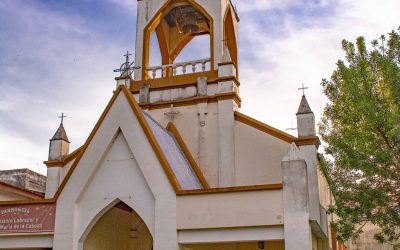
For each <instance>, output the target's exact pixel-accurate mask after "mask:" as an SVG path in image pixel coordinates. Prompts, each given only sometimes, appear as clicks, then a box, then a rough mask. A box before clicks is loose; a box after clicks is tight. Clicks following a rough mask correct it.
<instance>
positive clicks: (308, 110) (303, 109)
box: [297, 95, 312, 115]
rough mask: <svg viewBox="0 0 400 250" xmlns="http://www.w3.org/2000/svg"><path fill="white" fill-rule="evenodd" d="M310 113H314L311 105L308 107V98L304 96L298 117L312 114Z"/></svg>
mask: <svg viewBox="0 0 400 250" xmlns="http://www.w3.org/2000/svg"><path fill="white" fill-rule="evenodd" d="M310 113H312V111H311V108H310V105H308V102H307V99H306V96H305V95H303V96H302V97H301V101H300V106H299V109H298V110H297V115H301V114H310Z"/></svg>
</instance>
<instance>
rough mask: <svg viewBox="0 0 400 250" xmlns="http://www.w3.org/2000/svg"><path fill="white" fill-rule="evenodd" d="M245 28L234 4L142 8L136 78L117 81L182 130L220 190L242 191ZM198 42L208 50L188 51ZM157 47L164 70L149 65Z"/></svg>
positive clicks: (172, 1) (163, 1)
mask: <svg viewBox="0 0 400 250" xmlns="http://www.w3.org/2000/svg"><path fill="white" fill-rule="evenodd" d="M238 22H239V18H238V15H237V13H236V10H235V9H234V7H233V6H232V4H231V1H230V0H138V14H137V27H136V51H135V69H134V78H133V79H131V78H130V77H129V79H128V78H127V77H124V76H123V75H121V77H119V78H117V80H119V81H120V82H122V80H123V79H125V80H127V81H128V82H129V83H130V84H129V85H128V84H126V85H128V86H127V87H129V88H130V89H131V91H132V93H133V94H134V96H135V98H136V100H137V101H138V103H139V105H140V106H141V107H142V108H143V109H144V110H146V111H147V112H148V113H150V115H151V116H152V117H153V118H154V119H156V120H157V121H158V122H159V123H160V124H162V125H163V126H165V127H166V126H167V124H168V123H169V122H173V123H174V124H175V126H176V127H177V128H178V130H179V132H180V133H181V135H182V137H183V139H184V141H185V142H187V144H188V145H187V146H188V148H189V150H190V153H191V154H192V155H193V157H194V159H195V161H196V162H197V164H198V165H199V167H200V168H201V169H202V171H203V174H204V175H205V176H206V178H207V180H209V183H210V185H211V186H213V187H226V186H234V185H235V146H234V144H235V142H234V122H235V117H234V112H235V111H236V110H237V109H238V108H239V107H240V102H241V100H240V97H239V81H238V70H237V65H238V42H237V41H238ZM195 39H200V40H201V41H202V42H203V45H201V46H200V45H197V44H196V47H190V46H188V45H190V44H191V42H193V41H194V40H195ZM207 39H208V40H207ZM154 40H156V41H157V43H156V42H153V41H154ZM197 41H199V40H197ZM205 41H206V42H205ZM193 44H194V43H193ZM193 44H192V46H193ZM155 46H156V47H157V48H156V49H159V51H156V52H159V53H157V55H156V57H157V58H158V59H160V60H159V61H160V64H159V65H150V61H151V60H152V59H153V58H154V55H153V54H152V53H153V50H154V48H155ZM190 48H192V49H193V50H194V49H195V50H196V52H194V51H191V50H190ZM185 49H186V50H185ZM182 51H185V52H187V53H188V54H190V57H191V59H190V60H189V61H185V60H183V61H182V59H179V56H180V55H181V54H182V53H181V52H182ZM199 51H201V52H202V53H201V55H200V53H199ZM183 54H184V53H183ZM192 57H194V59H192ZM196 57H198V58H196ZM177 58H178V59H179V60H177Z"/></svg>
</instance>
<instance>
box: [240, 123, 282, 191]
mask: <svg viewBox="0 0 400 250" xmlns="http://www.w3.org/2000/svg"><path fill="white" fill-rule="evenodd" d="M288 148H289V143H287V142H285V141H283V140H281V139H278V138H276V137H274V136H271V135H269V134H267V133H265V132H262V131H260V130H257V129H255V128H253V127H251V126H249V125H246V124H244V123H242V122H239V121H235V164H236V166H235V168H236V185H238V186H244V185H257V184H266V183H281V182H282V168H281V160H282V158H283V156H284V155H285V154H286V152H287V149H288Z"/></svg>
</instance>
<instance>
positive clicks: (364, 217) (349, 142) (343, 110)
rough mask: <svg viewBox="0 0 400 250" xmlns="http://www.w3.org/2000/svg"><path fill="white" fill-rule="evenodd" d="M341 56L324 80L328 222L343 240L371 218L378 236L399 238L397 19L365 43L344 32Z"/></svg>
mask: <svg viewBox="0 0 400 250" xmlns="http://www.w3.org/2000/svg"><path fill="white" fill-rule="evenodd" d="M342 47H343V50H344V52H345V54H346V60H345V61H341V60H339V61H338V62H337V68H336V70H335V71H334V72H333V74H332V76H331V78H330V79H329V80H328V79H323V80H322V83H321V84H322V87H323V90H324V93H325V95H326V96H327V97H328V98H329V100H330V102H329V103H328V104H327V105H326V107H325V110H324V114H323V118H322V121H321V123H320V124H319V130H320V134H321V137H322V139H323V141H325V142H326V143H327V146H326V148H325V153H326V155H327V157H326V158H327V159H328V160H326V161H325V163H324V164H322V167H321V169H322V171H323V172H324V173H325V175H326V176H327V179H328V182H329V185H330V187H331V190H332V192H333V195H334V198H335V204H334V205H333V206H332V207H331V208H330V212H333V213H334V214H336V215H337V216H338V220H336V221H335V223H334V224H333V227H334V228H335V229H336V231H337V234H338V238H339V239H340V240H342V241H346V240H348V239H350V238H351V237H352V236H358V235H359V234H360V233H361V232H362V227H363V225H365V223H366V221H369V222H371V223H373V224H375V225H377V226H379V227H380V229H381V232H380V233H379V234H377V235H375V238H376V239H378V240H379V241H381V242H387V243H391V244H394V245H396V242H397V246H396V247H399V245H398V242H399V239H400V27H399V29H398V30H397V31H392V32H391V33H389V36H388V37H387V38H386V37H385V36H384V35H382V36H381V37H380V39H379V40H374V41H373V42H372V46H371V47H370V48H369V49H368V48H367V46H366V43H365V39H364V38H363V37H359V38H358V39H357V41H356V43H355V44H353V43H351V42H349V41H346V40H343V42H342Z"/></svg>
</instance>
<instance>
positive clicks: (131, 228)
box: [83, 201, 153, 250]
mask: <svg viewBox="0 0 400 250" xmlns="http://www.w3.org/2000/svg"><path fill="white" fill-rule="evenodd" d="M152 246H153V238H152V236H151V234H150V231H149V229H148V228H147V226H146V224H145V223H144V221H143V220H142V218H140V216H139V215H138V214H137V213H136V212H135V211H134V210H133V209H132V208H130V207H129V206H128V205H126V204H125V203H124V202H122V201H120V202H118V203H117V204H116V205H114V206H113V207H112V208H111V209H109V210H108V211H107V212H106V213H105V214H104V215H103V216H102V217H101V218H100V219H99V220H98V221H97V222H96V224H95V225H94V226H93V227H92V228H91V230H90V232H89V234H88V235H87V237H86V238H85V240H84V242H83V249H84V250H151V249H152Z"/></svg>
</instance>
